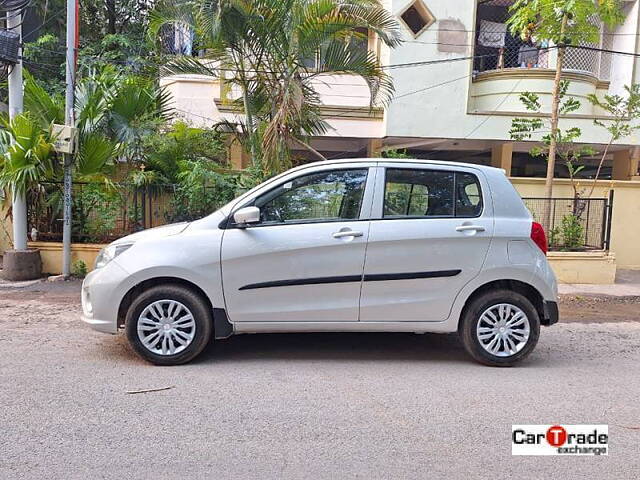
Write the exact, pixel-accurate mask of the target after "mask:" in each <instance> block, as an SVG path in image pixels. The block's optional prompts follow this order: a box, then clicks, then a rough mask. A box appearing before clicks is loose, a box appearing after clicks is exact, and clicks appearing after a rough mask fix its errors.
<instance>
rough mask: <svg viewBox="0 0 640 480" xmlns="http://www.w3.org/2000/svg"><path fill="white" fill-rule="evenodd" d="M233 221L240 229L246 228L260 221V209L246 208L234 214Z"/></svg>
mask: <svg viewBox="0 0 640 480" xmlns="http://www.w3.org/2000/svg"><path fill="white" fill-rule="evenodd" d="M233 221H234V222H235V224H236V225H237V226H239V227H246V226H247V225H250V224H252V223H258V222H259V221H260V209H259V208H258V207H244V208H241V209H240V210H238V211H237V212H235V213H234V214H233Z"/></svg>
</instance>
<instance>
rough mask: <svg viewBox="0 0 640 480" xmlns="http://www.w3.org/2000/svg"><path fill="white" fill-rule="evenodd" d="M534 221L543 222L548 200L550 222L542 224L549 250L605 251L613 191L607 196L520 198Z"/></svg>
mask: <svg viewBox="0 0 640 480" xmlns="http://www.w3.org/2000/svg"><path fill="white" fill-rule="evenodd" d="M523 200H524V203H525V204H526V205H527V208H529V211H530V212H531V214H532V215H533V218H534V220H536V221H538V222H540V223H544V221H543V220H544V212H545V207H546V206H547V205H548V204H549V203H551V206H550V208H551V224H550V225H548V226H545V228H546V231H547V240H548V242H549V249H550V250H568V251H572V250H585V249H587V250H589V249H590V250H603V249H604V250H606V249H608V248H609V244H610V242H611V214H612V211H613V191H611V193H610V195H609V197H608V198H580V199H575V198H551V199H548V198H523Z"/></svg>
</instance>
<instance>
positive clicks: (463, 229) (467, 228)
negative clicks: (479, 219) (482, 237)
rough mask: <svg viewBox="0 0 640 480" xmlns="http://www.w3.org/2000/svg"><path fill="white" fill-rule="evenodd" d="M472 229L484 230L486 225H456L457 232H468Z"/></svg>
mask: <svg viewBox="0 0 640 480" xmlns="http://www.w3.org/2000/svg"><path fill="white" fill-rule="evenodd" d="M470 230H474V231H476V232H484V227H482V226H480V225H460V226H459V227H456V232H468V231H470Z"/></svg>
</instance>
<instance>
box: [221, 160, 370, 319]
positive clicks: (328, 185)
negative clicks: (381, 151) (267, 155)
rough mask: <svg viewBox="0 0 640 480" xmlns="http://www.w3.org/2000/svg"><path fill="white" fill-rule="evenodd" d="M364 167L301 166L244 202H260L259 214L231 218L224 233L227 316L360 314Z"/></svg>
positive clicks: (342, 316) (365, 228) (349, 316)
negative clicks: (241, 223)
mask: <svg viewBox="0 0 640 480" xmlns="http://www.w3.org/2000/svg"><path fill="white" fill-rule="evenodd" d="M369 170H370V169H369V168H367V167H360V168H351V169H333V170H319V171H318V170H316V171H313V172H310V173H300V174H299V176H297V177H294V178H293V179H291V178H289V179H285V180H284V181H283V182H282V183H280V184H279V185H278V186H276V187H274V188H273V189H271V190H270V191H268V192H266V193H263V194H261V195H260V196H259V197H257V198H255V199H254V200H252V201H250V202H249V204H252V205H255V206H257V207H259V208H260V215H261V220H260V222H259V223H258V224H254V225H251V226H248V227H247V228H234V227H233V226H232V225H231V226H230V227H229V228H227V229H226V230H225V232H224V236H223V240H222V278H223V288H224V296H225V303H226V308H227V313H228V315H229V318H230V320H231V321H232V322H355V321H357V320H358V302H359V298H360V287H361V280H362V269H363V265H364V255H365V247H366V243H367V235H368V229H369V221H368V220H367V219H366V217H367V216H368V214H369V209H370V206H371V199H372V189H373V182H371V183H370V184H369V187H367V178H368V177H369ZM371 171H372V172H375V170H374V169H371ZM367 204H368V206H369V208H364V207H365V206H366V205H367ZM246 205H247V204H246V203H245V204H244V205H243V206H246ZM365 210H366V212H365ZM363 212H364V213H363Z"/></svg>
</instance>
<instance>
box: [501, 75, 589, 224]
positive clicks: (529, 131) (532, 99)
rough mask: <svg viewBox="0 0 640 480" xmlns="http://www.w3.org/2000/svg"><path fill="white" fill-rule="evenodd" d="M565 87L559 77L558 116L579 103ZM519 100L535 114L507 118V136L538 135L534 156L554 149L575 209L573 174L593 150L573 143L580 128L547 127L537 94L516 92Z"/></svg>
mask: <svg viewBox="0 0 640 480" xmlns="http://www.w3.org/2000/svg"><path fill="white" fill-rule="evenodd" d="M568 89H569V82H568V81H567V80H562V81H561V82H560V89H559V92H558V100H559V106H558V112H559V114H560V115H567V114H569V113H572V112H575V111H576V110H578V109H579V108H580V102H579V101H578V100H576V99H575V98H573V97H568V98H565V97H566V95H567V90H568ZM520 101H521V102H522V104H523V105H524V107H525V109H526V110H527V111H528V112H530V113H532V114H537V116H535V117H516V118H514V119H513V120H512V121H511V130H509V136H510V137H511V139H513V140H517V141H523V140H531V139H532V138H533V136H534V135H541V140H542V145H540V146H536V147H534V148H532V149H531V150H530V152H529V153H530V154H531V155H533V156H536V157H543V156H544V157H547V158H548V157H549V155H550V151H551V148H554V151H555V153H556V154H557V155H558V156H559V157H560V158H561V159H562V161H563V163H564V165H565V166H566V167H567V172H568V173H569V179H570V180H571V187H572V189H573V197H574V200H575V202H574V204H575V205H576V207H574V210H576V209H579V205H580V204H579V203H578V200H579V199H580V197H581V193H582V192H581V191H580V190H579V188H578V183H577V181H576V176H577V175H578V173H580V172H581V171H582V170H583V169H584V165H581V164H580V159H581V158H582V157H583V156H586V155H593V154H594V153H595V151H594V150H593V149H592V148H591V147H585V146H580V145H577V144H576V141H577V140H578V139H579V138H580V135H581V134H582V131H581V130H580V128H578V127H570V128H567V129H565V130H563V129H561V128H555V129H553V128H551V126H550V123H552V122H549V120H547V119H546V118H544V117H542V116H540V115H539V114H540V113H541V110H542V104H541V103H540V96H539V95H538V94H537V93H531V92H523V93H522V94H521V95H520ZM547 198H549V197H547ZM547 204H548V205H550V204H551V202H546V203H545V211H546V206H547ZM550 225H551V222H550V221H549V223H548V224H547V226H550Z"/></svg>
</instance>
